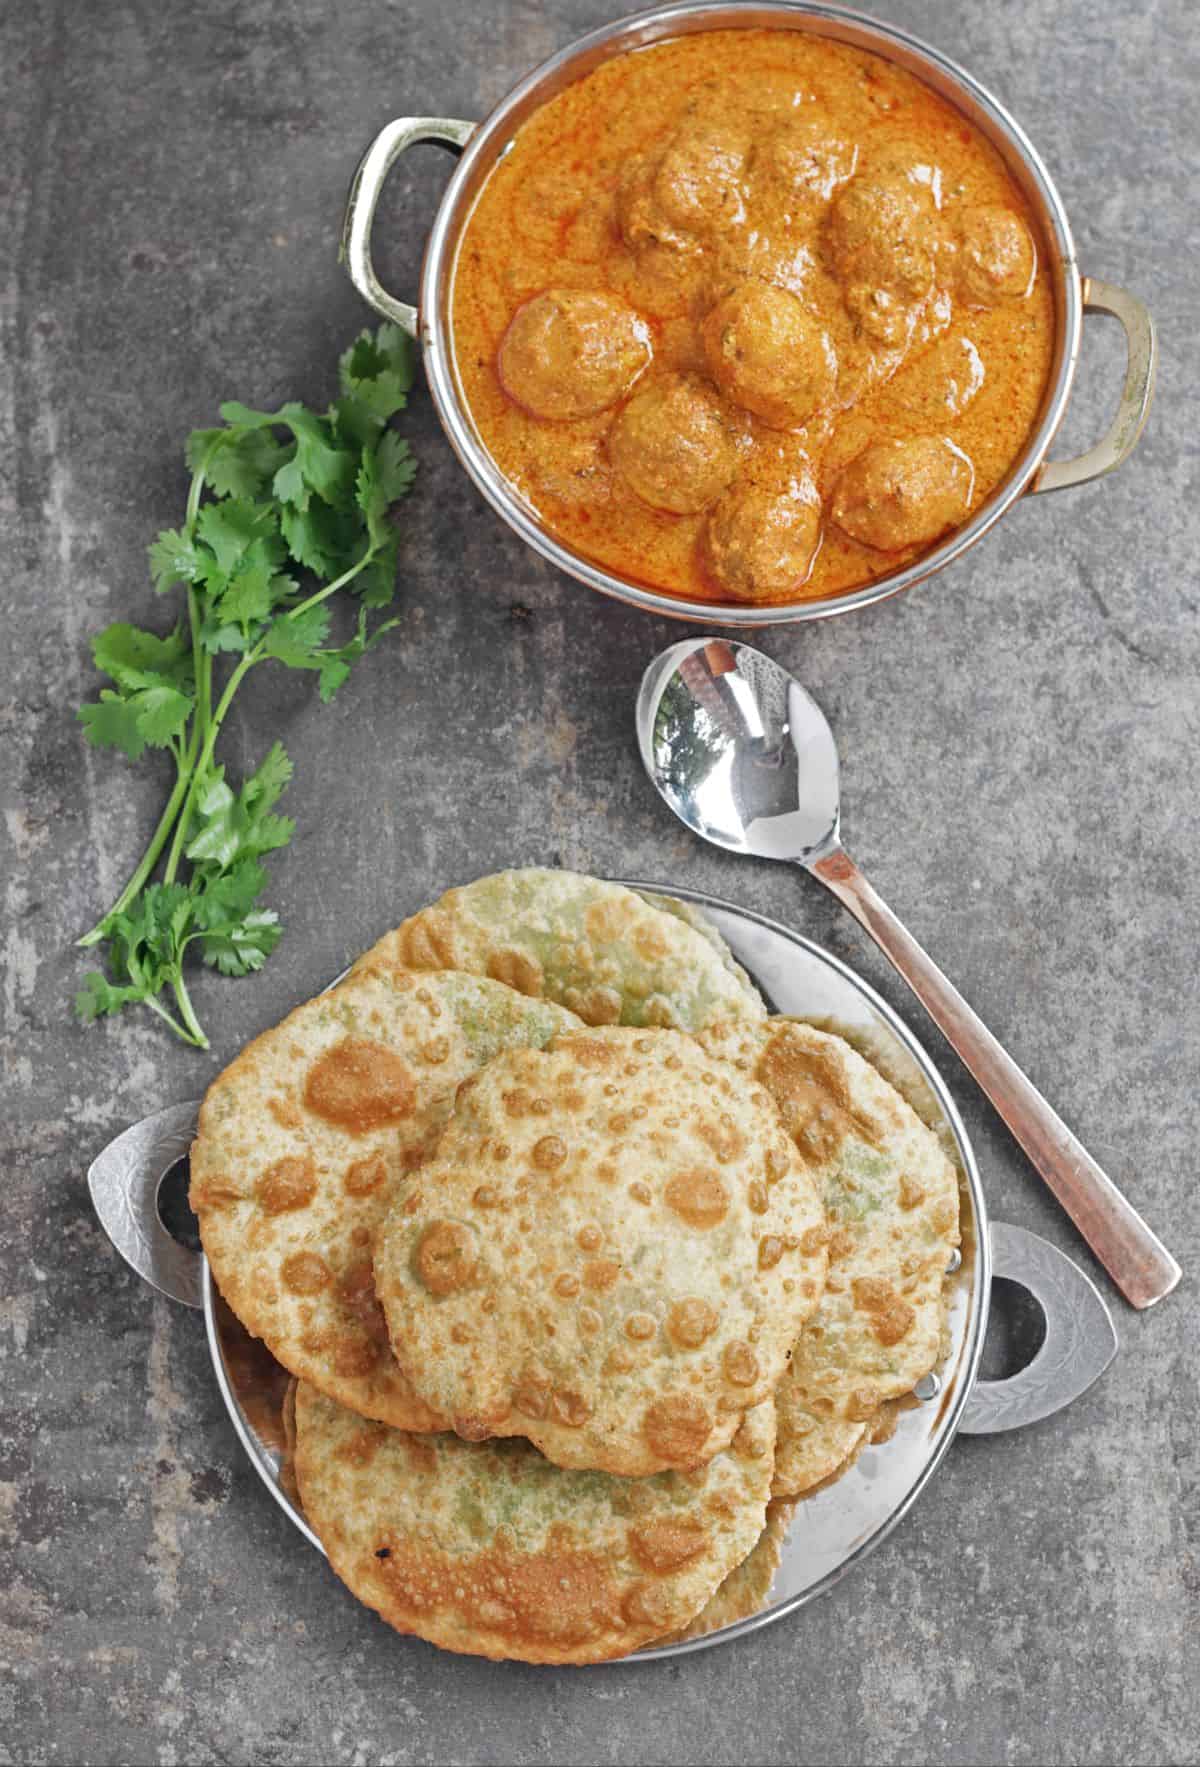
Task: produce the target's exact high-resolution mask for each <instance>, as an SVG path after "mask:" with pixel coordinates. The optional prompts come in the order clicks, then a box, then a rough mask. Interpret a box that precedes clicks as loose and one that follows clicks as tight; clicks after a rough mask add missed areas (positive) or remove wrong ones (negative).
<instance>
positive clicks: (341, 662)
mask: <svg viewBox="0 0 1200 1767" xmlns="http://www.w3.org/2000/svg"><path fill="white" fill-rule="evenodd" d="M317 666H318V667H319V669H320V671H321V673H320V676H319V677H318V679H317V692H318V693H319V694H320V696H321V704H322V705H325V706H327V705H328V704H329V702H330V700H331V699H332V698H333V696H334V694H335V693H336V692H337V690H338V688H339V687H341V686H342V684H343V683H344V681H345V680H346V678H347V676H348V675H349V673H350V664H349V663H348V662H347V661H346V659H345V657H343V656H339V655H338V653H337V652H336V651H334V652H332V653H331V654H330V655H329V656H324V657H322V658H321V660H320V662H319V664H318V665H317Z"/></svg>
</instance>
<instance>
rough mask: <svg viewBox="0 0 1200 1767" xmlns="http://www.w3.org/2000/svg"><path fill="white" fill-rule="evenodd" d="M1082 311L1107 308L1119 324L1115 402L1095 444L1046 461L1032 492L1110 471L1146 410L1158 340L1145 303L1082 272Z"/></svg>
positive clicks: (1131, 443) (1128, 450)
mask: <svg viewBox="0 0 1200 1767" xmlns="http://www.w3.org/2000/svg"><path fill="white" fill-rule="evenodd" d="M1083 310H1084V312H1085V313H1109V314H1111V315H1112V317H1113V318H1114V319H1119V320H1120V322H1121V325H1122V326H1123V327H1124V331H1125V343H1126V347H1127V349H1128V361H1127V365H1126V369H1125V385H1124V387H1123V388H1122V391H1121V403H1120V404H1119V405H1118V407H1117V415H1116V416H1115V417H1114V418H1113V420H1112V424H1111V425H1110V427H1109V430H1108V434H1107V435H1105V436H1102V437H1101V439H1100V440H1099V441H1098V442H1097V443H1096V445H1095V447H1093V448H1089V449H1088V451H1087V453H1086V454H1077V455H1076V457H1075V459H1074V460H1048V461H1047V462H1046V463H1045V465H1044V466H1043V467H1042V469H1041V471H1040V472H1039V473H1038V475H1037V477H1036V478H1035V479H1034V481H1033V483H1032V485H1031V486H1030V490H1032V491H1065V490H1066V489H1067V488H1068V486H1070V485H1086V484H1087V483H1088V481H1089V480H1090V479H1099V478H1103V477H1104V475H1105V473H1107V472H1115V471H1116V469H1117V467H1118V466H1120V464H1121V462H1122V461H1123V460H1125V459H1127V458H1128V456H1129V455H1130V454H1132V452H1133V450H1134V448H1135V447H1136V446H1137V442H1138V438H1139V436H1140V435H1141V433H1142V431H1143V430H1144V429H1145V427H1146V419H1147V417H1148V416H1149V415H1150V405H1151V401H1152V400H1153V398H1154V376H1155V371H1156V369H1157V367H1158V339H1157V337H1156V336H1155V332H1154V321H1153V319H1152V318H1151V317H1150V311H1149V308H1148V307H1147V306H1146V305H1145V304H1144V302H1142V301H1140V300H1139V299H1138V297H1137V296H1136V295H1132V294H1130V293H1129V292H1128V290H1126V289H1123V288H1114V287H1113V285H1112V283H1110V282H1100V281H1098V280H1097V279H1096V278H1095V277H1094V276H1085V277H1084V279H1083Z"/></svg>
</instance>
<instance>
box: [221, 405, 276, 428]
mask: <svg viewBox="0 0 1200 1767" xmlns="http://www.w3.org/2000/svg"><path fill="white" fill-rule="evenodd" d="M217 409H218V410H219V411H220V413H221V420H222V422H223V423H227V424H228V425H229V427H230V428H231V429H265V428H269V427H270V426H271V425H272V424H274V423H282V422H283V413H282V412H280V411H254V410H252V409H251V407H250V406H249V405H243V404H242V402H241V400H240V399H226V401H225V403H224V404H223V405H219V406H218V407H217Z"/></svg>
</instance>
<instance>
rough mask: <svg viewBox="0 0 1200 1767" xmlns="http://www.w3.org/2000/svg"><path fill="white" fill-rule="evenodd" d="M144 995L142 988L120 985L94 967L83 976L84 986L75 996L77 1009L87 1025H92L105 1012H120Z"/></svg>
mask: <svg viewBox="0 0 1200 1767" xmlns="http://www.w3.org/2000/svg"><path fill="white" fill-rule="evenodd" d="M143 997H144V996H143V994H142V990H141V989H140V988H131V987H119V986H118V985H117V984H116V983H114V982H110V981H109V979H108V977H107V976H105V975H101V974H100V971H99V970H95V969H94V970H92V971H91V972H90V973H89V974H88V975H86V976H84V978H83V987H82V988H81V989H80V990H79V992H78V994H76V996H75V1011H76V1013H77V1015H78V1016H79V1017H80V1018H81V1019H82V1020H83V1022H84V1024H85V1025H90V1024H91V1023H92V1022H93V1020H95V1019H98V1018H101V1017H103V1015H104V1014H105V1013H109V1012H120V1010H121V1008H122V1007H123V1006H128V1005H130V1004H131V1003H132V1002H133V1001H135V1000H141V999H142V998H143Z"/></svg>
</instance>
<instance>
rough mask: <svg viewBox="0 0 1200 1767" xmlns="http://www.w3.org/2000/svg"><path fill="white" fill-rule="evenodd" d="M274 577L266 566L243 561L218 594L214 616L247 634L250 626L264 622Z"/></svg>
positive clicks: (269, 605) (269, 603)
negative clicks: (219, 597)
mask: <svg viewBox="0 0 1200 1767" xmlns="http://www.w3.org/2000/svg"><path fill="white" fill-rule="evenodd" d="M273 575H274V573H273V572H272V570H271V567H270V565H269V564H265V563H263V562H261V561H259V562H254V561H251V562H249V563H247V562H245V561H243V563H242V564H241V565H240V566H239V568H238V569H237V570H236V571H235V572H234V574H233V576H231V577H230V578H229V581H228V584H227V586H226V588H225V589H224V590H223V592H222V594H221V599H220V602H219V603H218V605H217V617H218V618H219V619H220V620H221V621H222V622H223V623H224V624H226V625H229V624H232V625H236V626H239V627H240V628H241V630H242V631H243V632H244V633H246V634H247V635H248V634H249V631H250V628H251V626H256V625H257V624H258V623H259V621H261V620H265V619H266V617H267V615H268V614H269V613H270V611H271V599H272V597H271V583H272V579H273Z"/></svg>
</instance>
